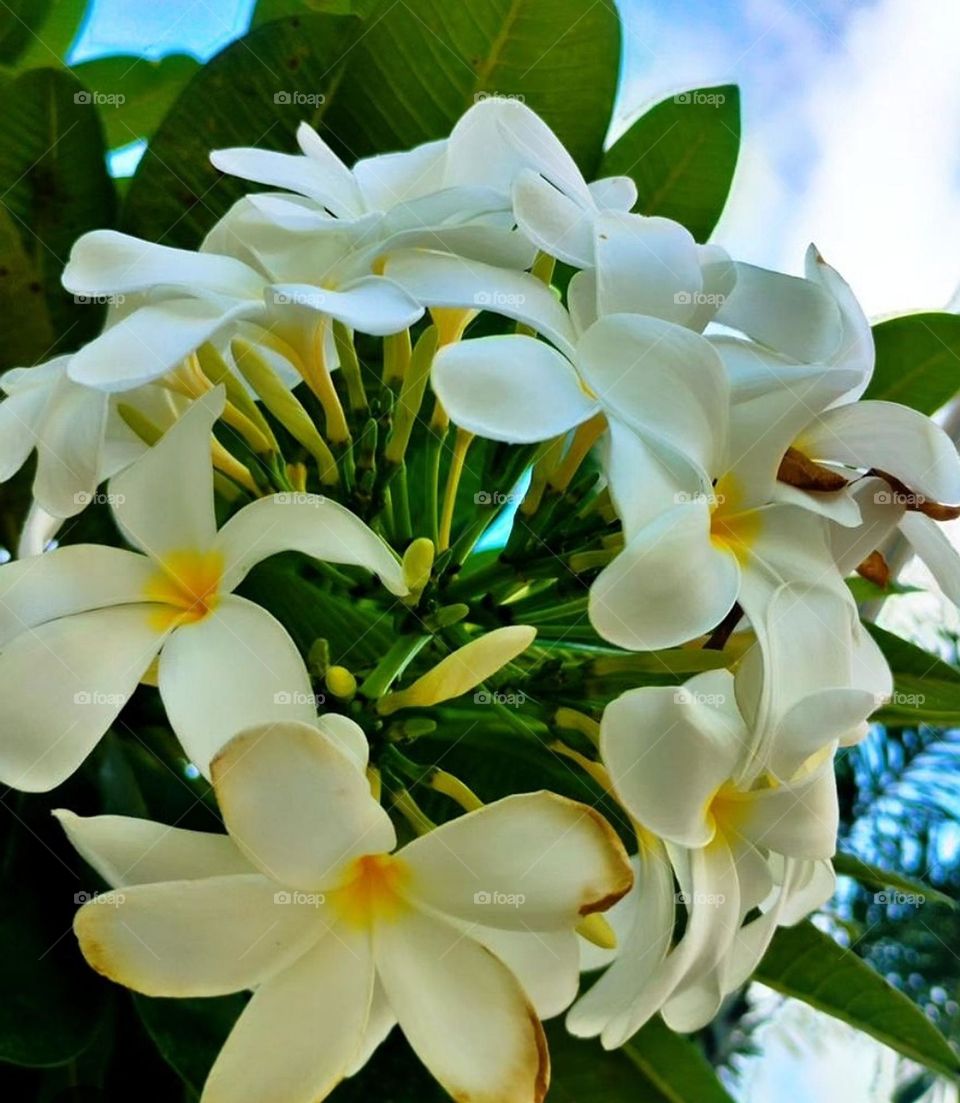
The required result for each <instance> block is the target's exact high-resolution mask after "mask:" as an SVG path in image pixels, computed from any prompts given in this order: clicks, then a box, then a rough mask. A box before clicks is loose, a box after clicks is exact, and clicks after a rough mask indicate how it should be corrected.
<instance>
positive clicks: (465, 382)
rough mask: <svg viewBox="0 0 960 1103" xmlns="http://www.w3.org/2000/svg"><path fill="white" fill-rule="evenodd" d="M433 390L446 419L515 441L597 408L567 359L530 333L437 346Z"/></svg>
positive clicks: (544, 433) (572, 422)
mask: <svg viewBox="0 0 960 1103" xmlns="http://www.w3.org/2000/svg"><path fill="white" fill-rule="evenodd" d="M431 379H432V383H433V389H434V390H435V391H436V393H437V397H438V398H439V399H440V401H441V403H442V404H443V406H444V408H445V409H446V410H447V412H448V413H449V414H450V417H451V419H452V420H453V421H454V422H455V423H456V424H457V425H459V426H461V427H462V428H464V429H469V430H470V432H472V433H476V434H477V435H478V436H482V437H488V438H490V439H492V440H505V441H510V442H512V443H515V444H525V443H531V442H533V441H540V440H547V439H549V438H550V437H554V436H557V435H558V434H560V433H565V432H566V431H567V430H568V429H572V428H573V427H574V426H576V425H579V424H580V423H581V422H583V421H586V420H587V419H588V418H590V417H592V416H593V414H595V413H596V412H597V408H598V407H597V403H596V402H595V401H594V400H593V399H591V398H589V397H588V396H587V394H586V392H585V391H584V390H583V388H582V387H581V385H580V381H579V379H578V378H577V374H576V372H575V371H574V370H573V367H572V366H571V364H570V362H569V361H568V360H567V359H566V358H565V357H563V356H561V355H560V353H559V352H557V351H556V350H554V349H552V348H551V347H550V346H549V345H546V344H544V343H543V342H542V341H537V340H535V339H534V338H532V337H524V336H519V335H509V336H502V337H478V338H476V339H474V340H471V341H461V342H459V343H458V344H456V345H448V346H446V347H445V348H442V349H441V350H440V351H439V352H438V353H437V356H436V359H435V360H434V363H433V372H432V376H431Z"/></svg>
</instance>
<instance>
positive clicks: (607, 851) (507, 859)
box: [400, 792, 633, 931]
mask: <svg viewBox="0 0 960 1103" xmlns="http://www.w3.org/2000/svg"><path fill="white" fill-rule="evenodd" d="M400 854H401V855H402V858H403V860H404V862H405V863H406V864H407V865H408V866H409V868H410V870H411V872H412V879H411V882H410V885H409V888H408V889H407V892H408V895H409V896H410V897H411V898H413V899H415V900H417V901H419V902H422V903H424V904H426V905H428V906H429V907H430V908H433V909H435V910H437V911H440V912H443V913H445V914H447V915H451V916H455V917H457V918H458V919H465V920H469V921H473V922H475V923H480V924H482V925H483V926H488V927H503V928H506V929H509V930H518V929H519V930H527V931H530V930H541V931H550V930H560V929H562V928H564V927H572V926H574V925H575V924H576V923H577V922H578V920H579V918H580V917H581V916H584V915H587V914H589V913H590V912H593V911H598V910H602V909H603V908H605V907H608V906H609V905H610V904H612V903H613V902H614V901H615V900H617V899H619V898H620V897H621V896H623V895H624V893H625V892H626V891H627V890H628V889H629V888H630V885H631V883H632V881H633V874H632V873H631V870H630V866H629V863H628V861H627V857H626V854H625V853H624V850H623V846H622V844H621V843H620V841H619V839H618V837H617V835H616V834H615V832H614V831H613V829H612V828H611V827H610V825H609V824H608V823H607V821H606V820H605V819H604V818H603V817H602V816H601V815H600V814H599V813H598V812H596V811H594V810H593V809H592V808H589V807H588V806H587V805H585V804H580V803H579V802H578V801H572V800H567V799H566V798H564V797H559V796H556V795H555V794H553V793H546V792H541V793H529V794H520V795H516V796H511V797H506V798H504V799H503V800H498V801H496V802H495V803H493V804H489V805H487V806H485V807H484V808H481V809H479V810H478V811H476V812H470V813H468V814H467V815H465V816H459V817H458V818H457V819H454V820H450V821H448V822H447V823H445V824H442V825H441V826H440V827H438V828H436V829H435V830H434V831H431V832H429V834H427V835H423V836H421V837H420V838H418V839H414V841H413V842H412V843H409V844H408V845H407V846H405V847H404V848H403V850H402V851H400Z"/></svg>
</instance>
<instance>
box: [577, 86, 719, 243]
mask: <svg viewBox="0 0 960 1103" xmlns="http://www.w3.org/2000/svg"><path fill="white" fill-rule="evenodd" d="M739 150H740V90H739V89H738V88H737V86H736V85H735V84H723V85H718V86H717V87H715V88H697V89H695V90H693V91H690V92H683V93H681V94H680V95H677V96H672V97H671V98H670V99H667V100H663V101H662V102H661V103H658V104H657V105H656V106H655V107H653V108H651V109H650V110H649V111H648V112H647V113H646V114H645V115H642V116H641V117H640V118H639V119H637V121H636V122H635V123H634V124H633V126H631V127H630V129H629V130H628V131H627V132H626V133H625V134H624V135H623V136H622V137H621V138H619V139H618V140H617V141H616V142H615V143H614V144H613V146H611V148H610V149H608V150H607V153H606V155H605V156H604V158H603V161H602V162H601V165H600V169H599V172H598V175H599V176H629V177H631V178H632V179H633V181H634V182H635V183H636V185H637V191H638V192H639V199H638V202H637V206H636V208H635V209H636V210H637V211H639V212H640V213H641V214H646V215H662V216H663V217H665V218H672V219H675V220H676V221H677V222H681V223H683V225H684V226H686V227H687V229H688V230H689V231H690V232H691V233H692V234H693V236H694V237H695V238H696V239H697V241H706V240H707V238H708V237H709V236H710V234H711V233H712V232H713V228H714V226H716V224H717V220H718V219H719V218H720V215H721V213H722V212H723V207H724V204H725V203H726V201H727V195H728V194H729V192H730V185H731V183H732V181H733V173H734V169H735V168H736V166H737V154H738V152H739Z"/></svg>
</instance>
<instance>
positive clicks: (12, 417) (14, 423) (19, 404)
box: [0, 387, 49, 483]
mask: <svg viewBox="0 0 960 1103" xmlns="http://www.w3.org/2000/svg"><path fill="white" fill-rule="evenodd" d="M48 397H49V391H48V390H47V388H46V387H24V388H23V389H22V390H20V391H18V392H16V393H15V394H9V395H7V397H6V398H5V399H4V400H3V401H2V402H0V482H4V483H5V482H6V481H7V479H10V478H12V477H13V476H14V475H16V473H17V472H18V471H19V470H20V468H21V467H23V465H24V464H25V463H26V462H27V456H29V455H30V453H31V452H32V451H33V449H34V445H35V444H36V429H37V425H38V423H39V421H40V418H41V416H42V414H43V410H44V407H45V406H46V404H47V399H48Z"/></svg>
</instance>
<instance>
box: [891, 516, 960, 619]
mask: <svg viewBox="0 0 960 1103" xmlns="http://www.w3.org/2000/svg"><path fill="white" fill-rule="evenodd" d="M900 531H901V532H902V533H903V535H904V536H905V537H906V538H907V541H908V542H909V544H910V546H911V547H912V548H913V550H914V551H915V552H916V553H917V555H919V556H920V558H921V559H922V560H923V562H924V563H925V564H926V565H927V568H928V569H929V571H930V573H931V574H932V575H933V577H934V578H935V579H936V582H937V585H938V586H939V587H940V589H941V590H942V591H943V592H944V594H945V595H946V596H947V597H948V598H949V599H950V600H951V601H952V602H953V603H954V605H960V555H958V554H957V549H956V548H955V547H954V546H953V544H952V543H951V542H950V539H949V537H948V536H947V535H946V534H945V533H944V531H943V529H941V528H940V527H939V525H938V524H937V523H936V521H934V520H932V519H931V518H929V517H925V516H924V515H923V514H922V513H904V515H903V517H902V518H901V520H900Z"/></svg>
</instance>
